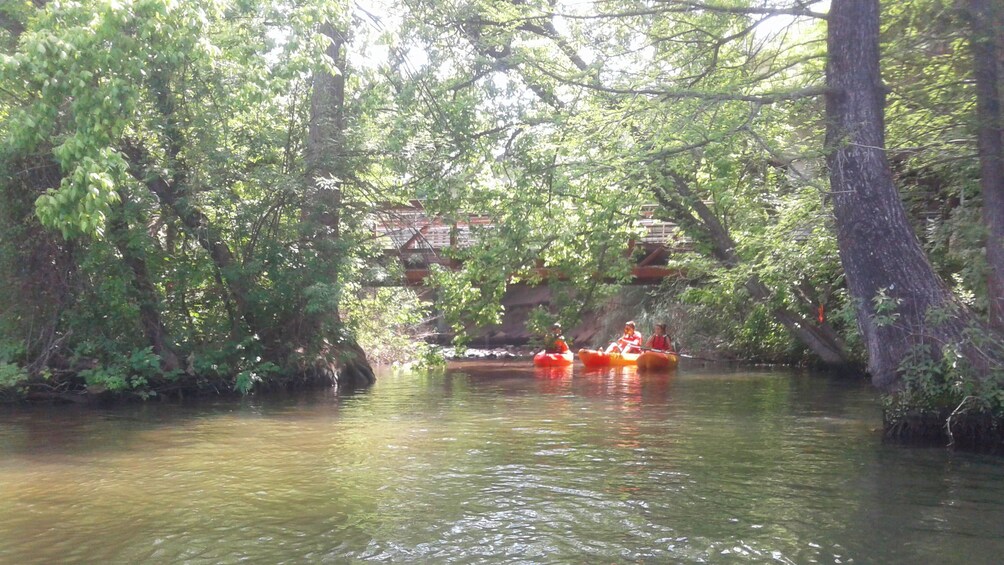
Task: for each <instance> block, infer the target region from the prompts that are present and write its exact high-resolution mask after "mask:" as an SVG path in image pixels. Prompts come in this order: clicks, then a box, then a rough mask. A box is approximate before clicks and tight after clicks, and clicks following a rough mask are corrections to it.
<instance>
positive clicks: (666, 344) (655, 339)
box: [645, 324, 673, 351]
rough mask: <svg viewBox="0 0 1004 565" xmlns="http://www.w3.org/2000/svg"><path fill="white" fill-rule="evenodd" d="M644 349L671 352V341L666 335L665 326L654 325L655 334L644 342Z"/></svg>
mask: <svg viewBox="0 0 1004 565" xmlns="http://www.w3.org/2000/svg"><path fill="white" fill-rule="evenodd" d="M645 347H646V348H648V349H655V350H656V351H673V340H672V339H670V337H669V336H668V335H666V324H656V325H655V333H654V334H652V336H651V337H649V338H648V341H646V342H645Z"/></svg>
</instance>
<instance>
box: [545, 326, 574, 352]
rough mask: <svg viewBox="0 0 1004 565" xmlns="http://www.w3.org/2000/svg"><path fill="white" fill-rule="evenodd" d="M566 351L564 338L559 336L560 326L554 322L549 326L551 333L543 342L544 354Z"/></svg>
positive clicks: (566, 345)
mask: <svg viewBox="0 0 1004 565" xmlns="http://www.w3.org/2000/svg"><path fill="white" fill-rule="evenodd" d="M566 351H568V344H567V343H565V336H563V335H561V324H560V323H558V322H555V323H554V325H553V326H551V333H549V334H548V335H547V338H546V339H545V340H544V352H545V353H564V352H566Z"/></svg>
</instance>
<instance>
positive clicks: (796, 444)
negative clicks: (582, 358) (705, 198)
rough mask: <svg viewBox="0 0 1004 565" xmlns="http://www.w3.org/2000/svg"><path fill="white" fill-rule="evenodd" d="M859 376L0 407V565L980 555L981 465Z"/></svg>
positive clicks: (1001, 478) (992, 536)
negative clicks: (897, 434) (925, 438)
mask: <svg viewBox="0 0 1004 565" xmlns="http://www.w3.org/2000/svg"><path fill="white" fill-rule="evenodd" d="M880 427H881V409H880V406H879V404H878V399H877V395H876V394H875V392H874V391H873V390H872V389H871V388H870V387H869V386H868V385H867V384H866V383H863V382H848V381H846V380H834V379H831V378H828V377H825V376H820V375H808V374H795V373H789V372H771V371H762V372H751V371H748V370H744V371H739V372H733V371H727V372H726V371H722V370H710V369H700V368H689V367H683V368H681V369H680V370H679V371H677V372H676V373H672V374H662V375H658V374H656V375H647V374H643V375H639V374H638V373H637V372H636V371H635V370H634V369H619V370H606V371H592V372H587V371H584V370H583V369H582V368H581V367H579V366H576V367H575V368H574V370H568V371H561V370H557V371H551V372H545V371H543V370H535V369H533V368H530V367H526V366H525V363H524V364H517V363H508V364H505V363H501V362H496V363H491V364H487V363H484V364H473V363H471V364H467V365H458V366H453V367H451V368H450V369H449V370H447V371H445V372H435V373H411V374H394V373H389V372H388V373H384V374H381V375H380V380H379V382H378V383H377V385H376V386H375V387H374V388H372V389H371V390H368V391H366V392H363V393H358V394H353V395H341V396H339V395H337V394H335V393H334V392H329V391H315V392H312V393H309V394H302V395H296V396H286V397H278V398H276V397H271V398H261V399H259V398H253V397H252V398H248V399H245V400H243V401H240V400H232V399H228V400H225V401H224V400H221V401H219V402H211V401H204V400H203V401H198V402H191V403H184V404H177V403H160V402H151V403H147V404H143V405H134V406H124V407H117V408H114V409H109V410H98V409H93V408H74V407H69V408H68V407H28V408H2V409H0V563H12V564H22V563H239V562H244V563H363V562H388V563H939V564H940V563H967V564H972V563H999V562H1002V561H1004V465H1002V464H1001V463H1002V462H1004V460H1002V459H1000V458H997V457H991V456H982V455H974V454H962V453H951V452H949V451H946V450H945V449H941V448H923V449H922V448H904V447H898V446H893V445H886V444H884V443H883V442H882V439H881V433H880V431H879V428H880Z"/></svg>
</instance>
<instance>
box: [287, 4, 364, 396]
mask: <svg viewBox="0 0 1004 565" xmlns="http://www.w3.org/2000/svg"><path fill="white" fill-rule="evenodd" d="M320 34H321V37H322V38H324V40H325V41H326V42H328V45H327V46H326V48H325V50H324V55H325V57H326V61H325V62H327V63H328V64H329V65H330V67H328V66H320V68H319V69H318V70H316V71H315V72H314V75H313V90H312V93H311V98H310V122H309V132H308V135H309V137H308V140H307V145H306V152H307V156H306V161H307V167H306V175H307V182H308V184H309V188H308V190H307V194H308V195H309V196H308V198H307V199H306V201H305V205H306V206H305V208H304V217H305V223H306V225H305V229H306V230H308V232H309V235H308V239H309V240H311V241H313V242H314V244H315V245H316V246H317V247H318V254H319V255H320V256H321V257H320V259H321V261H320V262H321V264H322V265H325V266H326V268H324V269H323V271H322V272H324V273H326V276H327V277H328V278H330V280H331V281H335V280H337V278H338V274H339V268H338V267H339V265H340V263H342V262H343V261H344V258H345V251H344V249H342V248H341V245H342V243H341V242H340V241H339V239H340V237H339V234H340V228H341V221H340V219H341V214H342V185H343V183H344V180H343V179H344V178H346V177H347V176H348V175H351V174H352V172H351V170H349V168H348V164H349V162H348V159H349V156H348V151H347V150H346V145H347V143H346V134H345V129H346V127H347V120H346V115H345V74H346V72H347V70H348V69H347V65H346V53H345V51H346V39H347V37H346V32H345V31H344V30H342V29H339V28H338V27H336V26H335V25H334V24H333V23H332V22H331V21H330V20H325V21H324V22H323V23H321V26H320ZM314 310H315V311H314V315H313V316H310V317H308V320H307V324H306V327H307V328H308V331H314V332H321V331H322V329H323V327H324V320H323V317H325V316H329V317H330V318H331V319H333V320H335V321H336V323H335V326H336V327H337V326H338V323H337V322H338V321H339V320H340V315H339V308H338V302H337V301H335V302H334V303H332V305H331V306H330V307H329V308H324V309H314ZM334 335H335V336H337V338H338V339H337V342H336V344H337V345H336V351H337V354H338V355H339V356H340V357H341V359H340V364H341V368H340V374H339V375H338V376H337V379H338V382H339V383H340V384H344V385H347V386H366V385H370V384H373V382H374V381H375V377H374V376H373V369H372V368H370V365H369V363H368V362H367V361H366V354H365V352H363V350H362V348H360V347H359V344H358V343H357V342H356V340H355V338H354V337H352V336H351V335H338V333H337V330H336V333H335V334H334ZM322 352H323V350H322Z"/></svg>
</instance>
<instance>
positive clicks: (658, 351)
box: [641, 347, 721, 363]
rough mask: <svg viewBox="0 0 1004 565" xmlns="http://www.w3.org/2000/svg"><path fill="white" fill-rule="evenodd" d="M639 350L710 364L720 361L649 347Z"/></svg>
mask: <svg viewBox="0 0 1004 565" xmlns="http://www.w3.org/2000/svg"><path fill="white" fill-rule="evenodd" d="M641 350H642V351H655V352H656V353H666V354H673V355H677V356H679V357H684V358H686V359H696V360H698V361H710V362H712V363H717V362H719V361H721V359H709V358H707V357H696V356H694V355H687V354H686V353H680V352H679V351H667V350H665V349H653V348H651V347H642V348H641Z"/></svg>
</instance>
